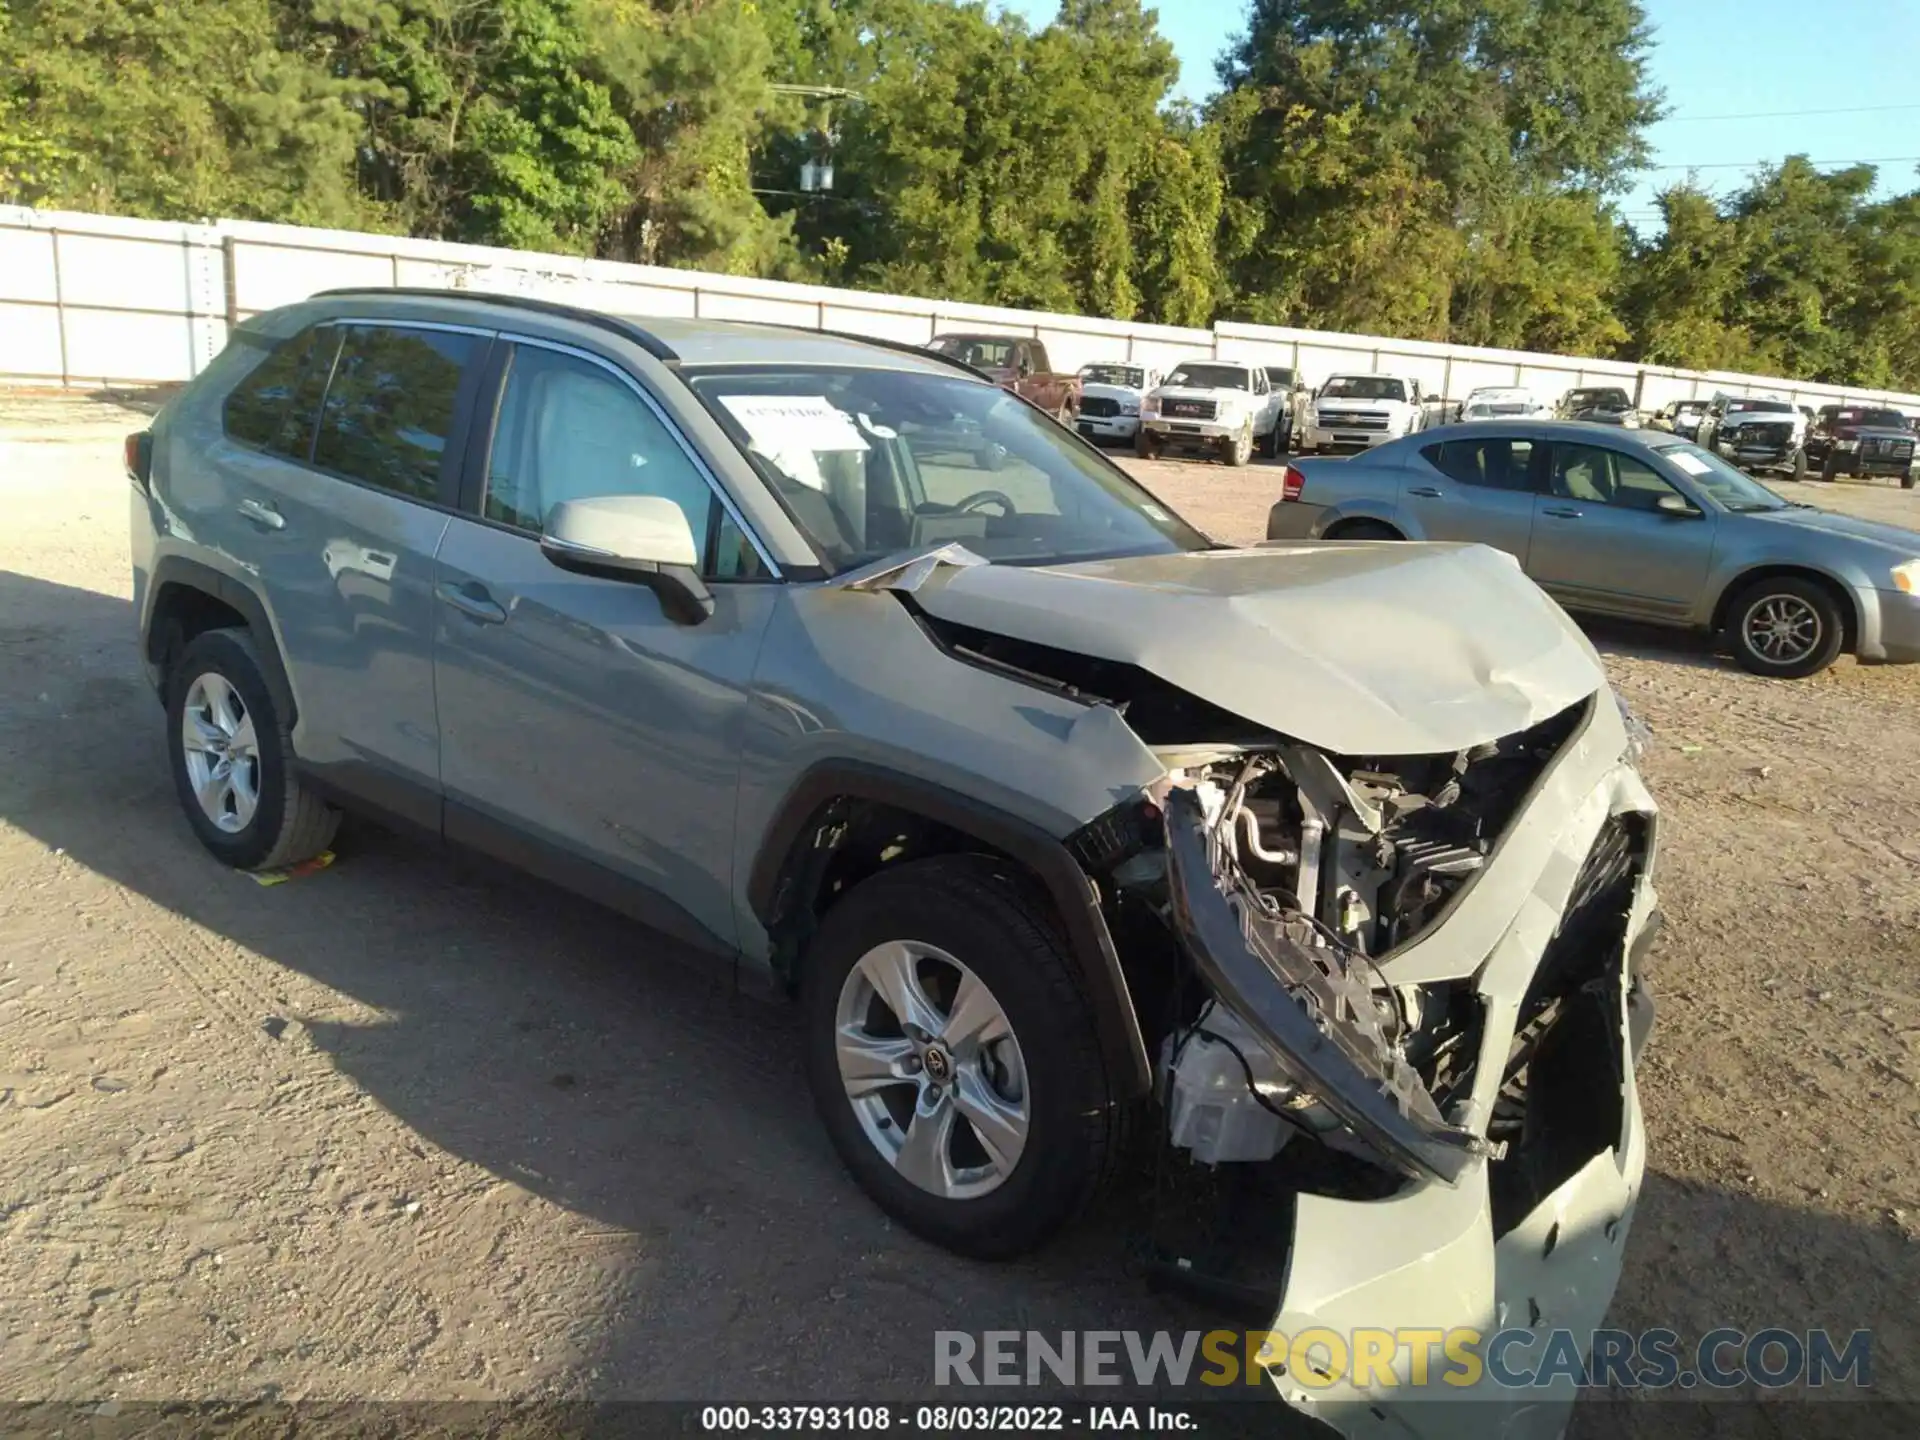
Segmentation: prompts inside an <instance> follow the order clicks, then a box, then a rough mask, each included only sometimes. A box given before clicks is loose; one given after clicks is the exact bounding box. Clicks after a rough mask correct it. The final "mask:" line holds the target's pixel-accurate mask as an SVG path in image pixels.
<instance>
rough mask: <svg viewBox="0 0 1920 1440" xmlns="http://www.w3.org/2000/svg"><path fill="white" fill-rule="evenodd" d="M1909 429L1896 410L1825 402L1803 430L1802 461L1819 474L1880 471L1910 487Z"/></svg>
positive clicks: (1831, 476) (1829, 477) (1911, 436)
mask: <svg viewBox="0 0 1920 1440" xmlns="http://www.w3.org/2000/svg"><path fill="white" fill-rule="evenodd" d="M1913 457H1914V433H1913V431H1912V430H1911V429H1909V428H1908V426H1907V417H1906V416H1904V415H1902V414H1901V413H1900V412H1899V411H1898V410H1887V409H1880V408H1875V407H1872V406H1866V405H1826V406H1822V407H1821V410H1820V413H1819V414H1818V415H1816V416H1815V417H1814V421H1813V428H1812V429H1811V430H1809V431H1808V432H1807V464H1808V465H1810V466H1811V465H1817V466H1819V467H1820V477H1821V479H1823V480H1832V479H1834V478H1835V477H1836V476H1839V475H1861V476H1867V475H1884V476H1887V477H1888V478H1889V479H1893V480H1898V481H1899V482H1900V484H1901V485H1902V486H1903V487H1905V488H1906V489H1908V490H1911V489H1912V488H1913V483H1914V473H1913Z"/></svg>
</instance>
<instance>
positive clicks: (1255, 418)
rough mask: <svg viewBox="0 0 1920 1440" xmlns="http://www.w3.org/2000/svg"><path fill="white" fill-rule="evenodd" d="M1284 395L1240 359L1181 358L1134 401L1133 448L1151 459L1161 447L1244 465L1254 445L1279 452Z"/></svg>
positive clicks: (1261, 372) (1260, 371)
mask: <svg viewBox="0 0 1920 1440" xmlns="http://www.w3.org/2000/svg"><path fill="white" fill-rule="evenodd" d="M1286 398H1287V397H1286V396H1285V395H1284V394H1282V393H1281V392H1280V391H1277V390H1275V389H1274V388H1273V384H1272V382H1271V381H1269V380H1268V379H1267V372H1266V371H1265V370H1264V369H1262V368H1261V367H1260V366H1258V365H1255V364H1253V363H1251V362H1250V361H1244V360H1183V361H1182V362H1181V363H1180V364H1178V365H1176V366H1174V367H1173V369H1172V371H1171V372H1169V374H1168V375H1167V378H1166V380H1165V381H1164V382H1162V383H1161V384H1159V385H1157V386H1155V387H1154V388H1153V389H1152V390H1151V391H1149V392H1148V394H1147V398H1146V400H1145V402H1144V403H1143V404H1142V405H1141V407H1140V429H1139V432H1138V433H1137V434H1136V435H1135V436H1134V442H1133V443H1134V450H1135V452H1136V453H1137V454H1139V455H1140V456H1142V457H1143V458H1145V459H1149V460H1151V459H1153V458H1155V457H1156V456H1158V455H1159V454H1160V453H1161V452H1162V451H1163V450H1198V451H1202V452H1210V453H1212V454H1215V455H1218V456H1219V457H1220V458H1221V459H1222V460H1224V461H1226V462H1227V464H1229V465H1244V464H1246V463H1247V461H1249V460H1251V459H1252V458H1253V452H1254V447H1255V446H1263V447H1264V448H1265V449H1266V452H1267V453H1268V454H1269V455H1278V454H1279V453H1280V440H1281V438H1282V436H1283V435H1284V433H1285V426H1284V423H1283V422H1284V417H1285V406H1286Z"/></svg>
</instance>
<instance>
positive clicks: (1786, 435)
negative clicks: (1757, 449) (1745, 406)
mask: <svg viewBox="0 0 1920 1440" xmlns="http://www.w3.org/2000/svg"><path fill="white" fill-rule="evenodd" d="M1728 438H1730V439H1731V440H1732V441H1733V443H1734V444H1736V445H1766V446H1770V447H1772V448H1774V449H1779V450H1784V449H1786V448H1787V446H1789V445H1791V444H1792V443H1793V426H1792V425H1791V424H1783V425H1754V424H1747V425H1742V426H1740V427H1739V428H1738V429H1737V430H1734V431H1731V432H1730V434H1729V437H1728Z"/></svg>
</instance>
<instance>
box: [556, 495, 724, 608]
mask: <svg viewBox="0 0 1920 1440" xmlns="http://www.w3.org/2000/svg"><path fill="white" fill-rule="evenodd" d="M540 553H541V554H543V555H545V556H546V557H547V559H548V560H550V561H551V562H552V563H553V564H555V565H557V566H559V567H560V568H561V569H562V570H567V571H571V572H572V573H573V574H576V575H592V576H596V577H598V578H599V579H602V580H624V581H627V582H628V583H630V584H634V585H644V586H646V587H647V588H648V589H649V590H651V591H653V593H654V594H656V595H658V596H659V597H660V610H661V613H662V614H664V615H665V616H666V617H667V618H668V619H669V620H672V621H673V622H674V623H676V624H679V625H698V624H699V623H700V622H701V621H702V620H705V619H706V618H707V617H708V616H709V615H711V614H713V593H712V592H711V591H710V590H708V589H707V587H706V584H705V583H704V582H703V581H702V580H701V579H700V570H699V566H700V548H699V546H698V545H696V544H695V543H694V539H693V527H692V526H691V525H689V524H688V523H687V516H686V512H685V511H684V510H682V509H681V508H680V507H679V506H678V505H676V504H674V503H673V501H671V500H667V499H663V498H661V497H660V496H658V495H603V496H599V497H596V498H594V499H589V500H562V501H561V502H560V503H559V504H557V505H555V506H554V507H553V509H552V510H550V511H549V512H547V525H546V533H545V534H544V535H542V536H541V537H540Z"/></svg>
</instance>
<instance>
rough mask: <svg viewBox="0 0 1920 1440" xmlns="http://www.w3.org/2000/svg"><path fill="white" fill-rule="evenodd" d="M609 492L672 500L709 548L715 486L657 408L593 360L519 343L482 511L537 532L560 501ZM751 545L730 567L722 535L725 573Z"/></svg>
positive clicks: (736, 555)
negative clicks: (707, 479) (669, 428)
mask: <svg viewBox="0 0 1920 1440" xmlns="http://www.w3.org/2000/svg"><path fill="white" fill-rule="evenodd" d="M602 495H656V496H660V497H662V498H664V499H668V500H671V501H673V502H674V503H675V504H676V505H678V506H679V507H680V509H681V511H682V513H684V514H685V515H686V517H687V525H688V527H689V528H690V529H691V530H692V531H693V537H694V542H695V543H696V544H698V545H701V546H702V547H703V548H704V544H705V541H706V538H707V527H708V525H709V524H710V523H711V521H712V518H713V511H714V508H715V502H714V496H713V490H712V488H711V487H710V486H709V485H708V484H707V481H706V477H705V476H704V475H702V474H701V473H700V471H699V470H698V469H697V468H696V467H695V465H694V463H693V461H692V460H691V459H689V458H688V456H687V453H686V451H684V450H682V449H681V448H680V444H679V442H678V441H677V440H676V439H675V438H674V436H673V434H672V433H671V432H670V431H669V430H668V429H667V427H666V425H665V424H664V423H663V422H662V421H661V420H660V418H659V417H658V416H656V415H655V414H654V413H653V410H652V408H651V407H649V406H648V405H647V403H646V402H645V401H644V400H642V399H641V398H640V397H639V396H638V395H636V394H635V393H634V392H633V389H632V388H631V387H630V386H629V385H627V384H626V382H625V381H623V380H621V379H620V378H618V377H617V376H615V375H614V374H613V373H612V372H611V371H608V370H606V369H604V368H602V367H601V366H599V365H596V364H594V363H593V362H592V361H589V360H582V359H580V358H579V357H578V356H576V355H563V354H560V353H559V352H557V351H553V350H544V349H541V348H540V347H538V346H533V345H522V346H519V347H518V348H516V349H515V351H514V353H513V363H512V365H511V366H510V368H509V369H508V371H507V388H506V392H505V394H504V395H502V397H501V400H500V418H499V422H498V423H497V424H496V425H495V427H494V432H493V450H492V454H491V455H490V457H489V459H488V462H487V491H486V496H485V498H484V500H483V501H482V504H481V513H483V514H484V515H485V516H486V517H487V519H489V520H495V521H498V522H499V523H500V524H502V525H512V526H515V527H516V528H518V529H521V530H527V531H531V532H533V533H534V534H538V533H539V532H540V531H541V530H542V529H543V528H544V526H545V523H546V518H547V513H548V512H549V511H550V510H552V509H553V507H554V506H555V505H556V504H558V503H559V502H560V501H562V500H587V499H592V498H595V497H597V496H602ZM736 535H738V532H737V531H736ZM745 541H746V537H745V536H743V535H739V536H738V539H737V541H736V543H735V544H734V546H733V547H732V548H733V550H734V557H733V560H732V561H731V562H729V561H728V559H727V554H726V552H727V550H728V548H729V547H728V545H727V542H726V540H725V537H724V536H723V537H722V545H721V550H722V554H721V559H720V563H721V565H722V566H723V567H724V566H726V565H727V564H729V563H731V564H733V565H735V566H738V565H739V564H740V563H742V562H741V560H740V556H739V551H740V550H742V549H744V550H745V552H746V553H747V554H749V555H751V554H752V553H753V552H752V547H751V546H750V545H747V544H746V543H745ZM755 560H756V564H757V557H755ZM741 573H742V572H739V571H738V570H736V571H735V574H736V575H739V574H741ZM753 573H757V571H756V572H753Z"/></svg>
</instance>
